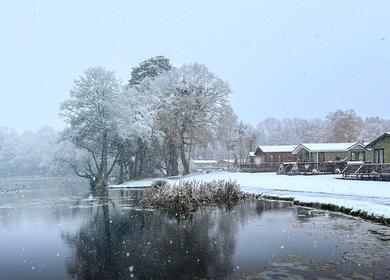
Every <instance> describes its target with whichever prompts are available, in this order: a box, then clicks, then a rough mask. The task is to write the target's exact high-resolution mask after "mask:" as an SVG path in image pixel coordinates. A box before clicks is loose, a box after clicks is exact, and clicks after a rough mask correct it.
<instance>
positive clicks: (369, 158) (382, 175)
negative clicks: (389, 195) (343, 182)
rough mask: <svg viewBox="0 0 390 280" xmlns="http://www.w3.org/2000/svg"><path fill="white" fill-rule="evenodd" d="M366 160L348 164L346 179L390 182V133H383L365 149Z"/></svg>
mask: <svg viewBox="0 0 390 280" xmlns="http://www.w3.org/2000/svg"><path fill="white" fill-rule="evenodd" d="M364 148H365V154H364V156H365V157H364V159H363V160H360V161H357V162H348V164H347V166H346V167H345V169H344V170H343V176H344V178H345V179H357V180H379V181H390V133H389V132H386V133H383V134H382V135H381V136H379V137H378V138H376V139H374V140H373V141H372V142H370V143H368V144H367V145H366V146H365V147H364Z"/></svg>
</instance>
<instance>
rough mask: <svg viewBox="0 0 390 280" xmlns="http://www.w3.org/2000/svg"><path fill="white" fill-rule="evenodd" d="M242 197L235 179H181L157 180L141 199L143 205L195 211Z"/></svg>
mask: <svg viewBox="0 0 390 280" xmlns="http://www.w3.org/2000/svg"><path fill="white" fill-rule="evenodd" d="M240 197H241V191H240V188H239V185H238V184H237V183H236V182H235V181H225V180H218V181H211V182H202V181H195V180H194V181H180V182H179V183H178V184H175V185H169V184H168V183H167V182H166V181H157V182H155V183H154V184H153V185H152V187H151V188H149V189H147V190H146V191H145V193H144V195H143V198H142V200H141V206H142V207H153V208H167V209H171V210H175V211H177V212H181V213H183V212H189V211H194V210H196V209H197V208H199V207H205V206H210V205H213V204H224V203H234V202H236V201H238V199H239V198H240Z"/></svg>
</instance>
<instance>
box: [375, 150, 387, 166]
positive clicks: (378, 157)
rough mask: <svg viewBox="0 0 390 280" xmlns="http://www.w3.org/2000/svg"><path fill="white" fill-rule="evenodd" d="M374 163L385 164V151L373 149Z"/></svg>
mask: <svg viewBox="0 0 390 280" xmlns="http://www.w3.org/2000/svg"><path fill="white" fill-rule="evenodd" d="M374 162H375V163H384V162H385V150H384V149H375V150H374Z"/></svg>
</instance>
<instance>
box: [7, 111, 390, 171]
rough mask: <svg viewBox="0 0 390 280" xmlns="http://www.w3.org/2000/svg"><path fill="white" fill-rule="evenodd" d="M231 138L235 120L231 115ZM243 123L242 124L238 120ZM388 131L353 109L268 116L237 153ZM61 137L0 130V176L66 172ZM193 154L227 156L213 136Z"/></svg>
mask: <svg viewBox="0 0 390 280" xmlns="http://www.w3.org/2000/svg"><path fill="white" fill-rule="evenodd" d="M233 123H235V126H236V128H235V129H236V133H237V139H238V136H239V133H238V130H239V127H240V123H239V122H238V120H237V119H236V120H235V121H234V122H233ZM241 125H243V124H241ZM385 131H390V120H387V119H381V118H379V117H367V118H364V119H363V118H361V117H359V116H358V115H357V114H356V113H354V112H353V111H339V110H338V111H336V112H332V113H329V114H328V116H327V117H326V119H315V120H306V119H299V118H292V119H290V118H287V119H275V118H268V119H265V120H264V121H261V122H259V124H258V125H257V126H256V127H253V126H250V125H247V126H246V129H245V132H244V133H243V135H242V154H243V156H244V157H245V156H246V154H247V153H248V152H249V151H253V150H254V149H255V148H256V146H257V145H260V144H263V145H264V144H265V145H268V144H269V145H272V144H296V143H304V142H349V141H356V140H361V141H369V140H372V139H374V138H375V137H377V136H378V135H380V134H381V133H383V132H385ZM60 140H61V132H60V131H56V130H54V129H52V128H50V127H44V128H42V129H40V130H38V131H35V132H34V131H26V132H23V133H17V132H16V131H15V130H13V129H10V128H0V176H37V175H42V176H58V175H71V174H73V170H71V168H69V166H67V165H66V164H65V165H64V164H61V163H60V162H59V161H58V160H57V159H58V158H59V157H60V156H62V155H64V154H66V155H68V156H69V157H72V156H74V157H76V155H77V154H78V153H79V151H78V150H77V149H76V147H74V146H73V145H70V144H69V143H66V142H64V141H60ZM239 154H240V142H239V141H236V145H234V144H233V145H232V151H231V157H232V158H234V157H237V158H238V157H239ZM193 157H194V158H199V157H202V158H207V159H209V158H215V159H223V158H226V157H227V154H226V147H225V146H224V145H223V143H221V141H219V140H218V138H217V137H215V138H213V139H212V140H211V141H210V143H209V144H208V145H207V146H206V147H199V148H197V149H196V150H195V151H194V155H193Z"/></svg>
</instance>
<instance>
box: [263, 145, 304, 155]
mask: <svg viewBox="0 0 390 280" xmlns="http://www.w3.org/2000/svg"><path fill="white" fill-rule="evenodd" d="M296 146H297V145H272V146H264V145H262V146H258V147H257V149H260V150H261V151H263V152H264V153H291V152H292V151H293V150H294V149H295V147H296Z"/></svg>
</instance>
